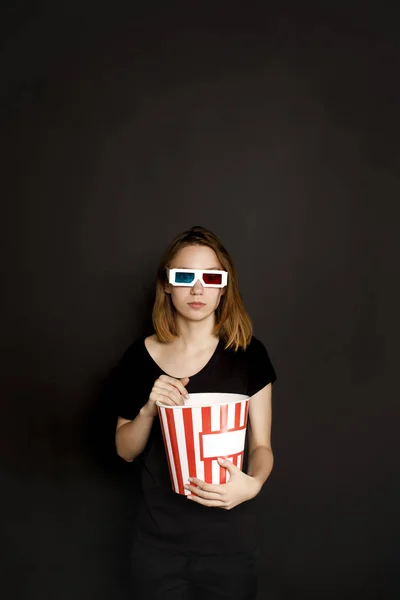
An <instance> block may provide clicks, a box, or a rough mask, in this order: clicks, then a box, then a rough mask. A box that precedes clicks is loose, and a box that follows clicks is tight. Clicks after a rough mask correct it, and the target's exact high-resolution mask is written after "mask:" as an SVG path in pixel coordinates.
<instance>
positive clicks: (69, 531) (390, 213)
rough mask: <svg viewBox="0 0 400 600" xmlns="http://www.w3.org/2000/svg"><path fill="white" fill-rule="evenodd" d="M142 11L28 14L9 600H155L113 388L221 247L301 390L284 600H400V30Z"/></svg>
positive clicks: (5, 457) (9, 65) (270, 11)
mask: <svg viewBox="0 0 400 600" xmlns="http://www.w3.org/2000/svg"><path fill="white" fill-rule="evenodd" d="M167 4H168V6H167ZM128 6H129V4H128V3H126V4H122V3H117V4H112V3H109V4H108V5H107V6H105V5H101V6H99V5H98V4H95V3H92V4H91V5H90V4H89V3H88V2H86V3H85V2H83V3H77V2H75V3H74V2H72V3H71V2H68V3H66V2H65V3H63V2H61V3H56V7H54V3H47V4H45V3H42V4H40V5H39V3H32V2H31V3H25V4H24V3H21V2H19V3H12V4H11V3H9V6H7V5H6V6H5V8H4V9H3V18H2V19H1V32H2V39H3V42H4V43H3V45H2V53H1V74H2V75H1V105H0V110H1V126H2V133H1V142H2V144H1V146H2V151H3V158H2V162H1V166H2V178H1V197H2V199H3V212H2V218H1V223H2V225H3V232H2V233H3V243H2V248H3V251H2V253H1V272H2V283H3V294H2V301H3V302H2V305H3V306H2V310H1V316H2V321H3V323H2V328H1V340H2V361H1V365H2V391H1V409H2V420H1V423H2V436H1V444H2V449H1V480H2V481H1V489H2V492H1V505H2V508H1V511H2V512H1V516H2V526H1V532H2V543H1V544H2V548H3V551H4V552H3V554H4V557H5V560H3V562H2V567H3V569H4V574H3V577H2V581H3V584H2V585H3V587H4V586H5V587H6V588H7V592H6V593H5V595H4V597H5V598H7V600H13V599H14V598H15V599H18V600H19V599H22V598H23V599H25V598H26V599H29V600H36V599H37V600H39V599H40V600H70V599H71V598H74V600H81V599H82V600H92V599H93V600H111V599H114V598H116V597H118V598H121V599H124V598H128V597H130V596H129V593H128V583H127V582H128V547H129V533H130V529H129V523H130V518H131V513H132V510H133V509H134V506H135V502H134V498H135V496H134V487H133V485H132V480H133V475H134V467H132V466H131V465H125V464H123V463H122V461H119V459H117V457H116V456H115V454H114V452H113V448H112V440H113V427H114V423H115V421H114V419H115V415H114V412H113V407H112V404H110V401H109V399H108V397H107V394H106V393H105V392H104V380H105V378H106V377H107V374H108V372H109V370H110V368H111V367H112V365H113V364H115V362H116V361H117V360H118V359H119V357H120V356H121V354H122V352H123V351H124V350H125V348H126V346H127V345H128V344H129V343H130V342H131V341H132V340H133V339H134V338H135V337H136V336H137V335H139V334H141V333H143V332H145V331H148V330H149V328H150V323H149V314H150V310H151V303H152V294H153V287H154V280H155V270H156V267H157V264H158V260H159V257H160V254H161V252H162V251H163V249H164V247H165V246H166V244H167V243H169V241H170V239H171V238H172V237H173V236H174V235H175V234H176V233H178V232H179V231H181V230H183V229H186V228H188V227H190V226H192V225H194V224H200V225H204V226H206V227H209V228H210V229H212V230H214V231H215V232H216V233H217V234H218V235H219V236H220V237H221V238H222V240H223V241H224V243H225V245H226V246H227V248H228V250H229V251H230V252H231V254H232V256H233V258H234V260H235V262H236V264H237V267H238V270H239V279H240V284H241V290H242V294H243V297H244V301H245V305H246V307H247V309H248V311H249V312H250V314H251V316H252V319H253V323H254V330H255V334H256V335H257V337H259V338H260V339H262V340H263V342H264V343H265V344H266V345H267V347H268V350H269V352H270V355H271V358H272V360H273V363H274V365H275V367H276V370H277V373H278V382H277V384H276V386H275V387H274V400H273V410H274V422H273V448H274V452H275V469H274V471H273V474H272V475H271V478H270V480H269V481H268V483H267V484H266V488H265V494H264V498H265V500H264V503H265V507H264V508H265V510H264V516H263V520H262V523H260V527H262V532H263V535H262V539H263V544H262V554H261V559H260V577H261V585H260V599H261V598H272V599H274V600H292V599H295V598H300V597H303V596H306V597H307V598H309V599H311V598H318V600H330V599H335V600H336V599H338V600H339V599H340V600H345V599H352V600H353V599H358V598H360V599H361V598H362V599H363V600H366V599H372V598H377V599H379V600H386V599H389V598H390V599H392V598H397V597H398V595H399V583H398V574H397V571H398V568H399V561H398V559H399V554H398V546H397V540H398V535H399V520H398V517H397V512H398V506H399V501H400V494H399V485H398V467H399V465H398V455H399V451H398V448H397V443H396V442H397V437H398V433H397V432H398V425H397V423H396V420H395V417H396V416H398V410H397V403H398V385H397V382H396V381H395V378H394V373H395V367H396V366H397V359H398V317H397V309H398V305H399V296H398V292H397V289H396V280H397V279H398V251H397V247H396V246H397V236H398V223H399V142H398V139H399V138H398V134H399V116H398V112H399V100H400V94H399V84H398V79H399V57H400V52H399V50H400V48H399V20H398V14H397V11H395V9H389V8H388V6H385V4H382V3H379V4H377V3H376V4H375V8H371V9H367V7H366V6H363V4H361V6H363V8H362V9H361V10H360V9H359V7H357V6H352V5H351V4H349V3H342V5H340V4H338V3H336V2H335V3H333V2H332V3H328V2H327V3H326V4H323V3H314V4H309V5H305V4H303V3H298V4H297V5H296V4H295V3H293V4H292V5H288V4H285V5H284V4H280V5H279V7H278V8H277V7H275V6H274V5H273V4H272V3H271V4H270V3H267V2H266V3H259V4H257V5H256V4H251V3H250V4H249V3H244V2H243V3H228V2H226V3H214V4H212V5H205V4H203V3H196V2H195V3H193V2H192V3H186V5H183V4H181V5H177V4H172V5H171V4H169V3H165V4H164V5H163V6H159V5H158V4H155V3H147V5H146V6H147V8H146V9H145V8H143V7H140V6H135V5H134V4H133V6H132V5H130V8H128ZM3 591H4V590H3ZM2 595H3V594H2Z"/></svg>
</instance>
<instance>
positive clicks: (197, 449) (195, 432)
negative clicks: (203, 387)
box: [158, 396, 249, 495]
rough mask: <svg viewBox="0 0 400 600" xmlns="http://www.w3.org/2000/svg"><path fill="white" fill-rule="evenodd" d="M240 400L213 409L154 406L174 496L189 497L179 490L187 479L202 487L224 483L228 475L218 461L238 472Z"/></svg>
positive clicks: (244, 408) (243, 409)
mask: <svg viewBox="0 0 400 600" xmlns="http://www.w3.org/2000/svg"><path fill="white" fill-rule="evenodd" d="M243 398H244V399H243V400H239V401H237V402H231V403H228V404H221V405H216V406H182V407H179V408H170V407H168V406H165V405H163V406H160V405H158V412H159V417H160V423H161V429H162V433H163V437H164V445H165V450H166V454H167V459H168V466H169V471H170V475H171V482H172V487H173V490H174V491H175V492H177V493H178V494H184V495H188V494H189V492H188V491H187V490H185V489H184V487H183V486H184V485H185V483H187V482H188V478H189V477H197V478H199V479H201V480H203V481H205V482H206V483H213V484H221V483H226V482H227V481H228V480H229V473H228V471H227V470H226V469H225V468H223V467H220V466H219V464H218V462H217V458H218V457H224V458H228V459H229V460H230V461H232V463H233V464H234V465H236V466H237V467H238V468H239V469H241V468H242V465H243V454H244V441H245V434H246V426H247V418H248V409H249V400H248V398H247V397H246V396H243ZM226 452H230V454H226Z"/></svg>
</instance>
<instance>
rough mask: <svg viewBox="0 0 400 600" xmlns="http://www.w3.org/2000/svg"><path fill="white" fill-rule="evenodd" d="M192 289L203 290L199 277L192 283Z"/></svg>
mask: <svg viewBox="0 0 400 600" xmlns="http://www.w3.org/2000/svg"><path fill="white" fill-rule="evenodd" d="M192 290H194V291H195V292H202V291H203V285H202V283H201V281H200V279H198V280H197V281H196V283H195V284H194V285H193V287H192Z"/></svg>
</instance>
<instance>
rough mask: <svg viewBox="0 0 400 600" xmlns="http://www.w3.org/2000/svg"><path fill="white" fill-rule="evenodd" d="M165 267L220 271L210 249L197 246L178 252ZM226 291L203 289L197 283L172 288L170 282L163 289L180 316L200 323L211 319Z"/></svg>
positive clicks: (220, 268)
mask: <svg viewBox="0 0 400 600" xmlns="http://www.w3.org/2000/svg"><path fill="white" fill-rule="evenodd" d="M168 266H169V267H170V269H175V268H178V269H219V270H223V267H222V265H221V263H220V262H219V260H218V257H217V255H216V254H215V252H214V250H213V249H212V248H209V247H208V246H197V245H196V246H186V247H185V248H182V249H181V250H179V252H177V254H176V255H175V257H174V258H173V260H172V261H171V262H170V264H169V265H168ZM228 285H229V282H228ZM225 289H226V288H212V287H203V285H202V283H201V281H199V280H197V281H196V282H195V283H194V285H193V286H192V287H186V286H185V287H183V286H174V285H170V284H169V283H167V285H166V287H165V291H166V292H167V294H171V299H172V303H173V305H174V307H175V309H176V311H177V312H178V313H179V315H180V316H181V317H183V318H185V319H188V320H190V321H202V320H203V319H207V318H208V317H210V315H212V314H213V313H214V311H215V310H216V308H217V306H218V304H219V302H220V300H221V296H222V295H223V294H224V292H225Z"/></svg>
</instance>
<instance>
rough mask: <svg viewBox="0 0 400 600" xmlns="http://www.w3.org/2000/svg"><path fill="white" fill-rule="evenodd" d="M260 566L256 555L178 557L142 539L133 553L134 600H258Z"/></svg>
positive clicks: (137, 541) (180, 554)
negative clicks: (258, 567) (258, 566)
mask: <svg viewBox="0 0 400 600" xmlns="http://www.w3.org/2000/svg"><path fill="white" fill-rule="evenodd" d="M256 562H257V557H256V553H252V554H229V555H227V554H215V555H207V556H204V555H198V554H193V553H190V554H189V553H188V554H187V553H177V552H174V551H165V550H159V549H157V548H154V546H152V545H150V544H148V543H147V542H144V541H142V540H140V539H138V540H136V541H135V543H134V547H133V553H132V563H133V564H132V566H133V582H132V583H133V600H161V599H162V600H189V599H190V600H200V599H201V600H205V599H207V600H225V599H226V600H228V599H229V600H255V598H256V593H257V573H256V571H257V569H256Z"/></svg>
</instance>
